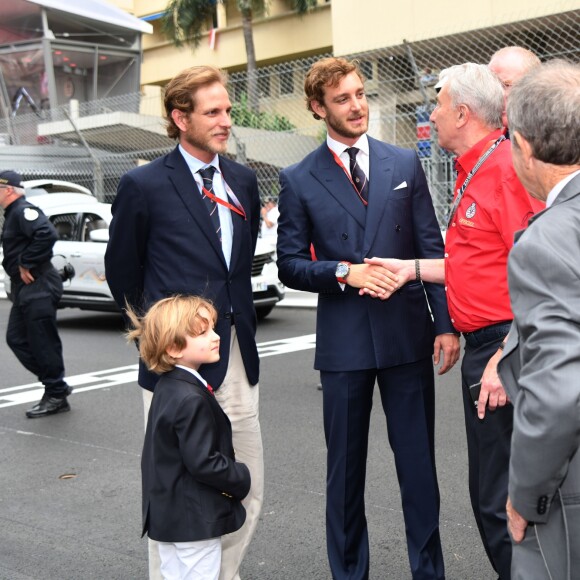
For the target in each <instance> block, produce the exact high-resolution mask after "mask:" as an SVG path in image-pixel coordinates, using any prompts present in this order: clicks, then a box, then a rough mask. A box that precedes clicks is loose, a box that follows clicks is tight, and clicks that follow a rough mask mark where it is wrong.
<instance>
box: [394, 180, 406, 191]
mask: <svg viewBox="0 0 580 580" xmlns="http://www.w3.org/2000/svg"><path fill="white" fill-rule="evenodd" d="M404 187H407V182H406V181H403V183H400V184H399V185H397V187H395V189H393V191H395V190H397V189H403V188H404Z"/></svg>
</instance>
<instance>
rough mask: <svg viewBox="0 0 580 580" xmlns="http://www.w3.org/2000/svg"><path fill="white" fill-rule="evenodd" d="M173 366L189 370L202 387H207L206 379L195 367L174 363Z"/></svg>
mask: <svg viewBox="0 0 580 580" xmlns="http://www.w3.org/2000/svg"><path fill="white" fill-rule="evenodd" d="M175 367H176V368H179V369H183V370H184V371H188V372H190V373H191V374H192V375H193V376H194V377H195V378H196V379H198V380H199V382H200V383H201V384H202V385H203V386H204V387H207V381H206V380H205V379H204V378H203V377H202V376H201V375H200V374H199V373H198V372H197V371H196V370H195V369H192V368H190V367H185V366H183V365H175Z"/></svg>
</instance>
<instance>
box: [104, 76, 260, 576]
mask: <svg viewBox="0 0 580 580" xmlns="http://www.w3.org/2000/svg"><path fill="white" fill-rule="evenodd" d="M164 105H165V111H166V122H167V133H168V135H169V137H171V138H174V139H177V140H178V141H179V144H178V146H177V147H176V148H175V149H174V150H173V151H172V152H171V153H169V154H167V155H165V156H163V157H160V158H158V159H156V160H155V161H153V162H151V163H149V164H148V165H144V166H142V167H138V168H136V169H133V170H132V171H129V172H128V173H127V174H126V175H124V176H123V177H122V179H121V181H120V183H119V187H118V191H117V196H116V198H115V201H114V203H113V221H112V222H111V226H110V240H109V244H108V247H107V253H106V256H105V267H106V276H107V282H108V283H109V286H110V288H111V291H112V293H113V296H114V297H115V300H116V301H117V303H118V304H119V306H121V307H124V306H125V304H126V302H128V303H129V304H130V305H131V306H132V307H133V309H134V310H136V311H137V312H144V311H146V310H147V309H148V308H149V306H150V305H151V304H152V303H154V302H156V301H157V300H159V299H160V298H164V297H166V296H170V295H173V294H197V295H203V296H204V297H205V298H208V299H209V300H211V301H212V302H213V304H214V306H215V307H216V309H217V311H218V315H219V318H218V321H217V325H216V332H217V333H218V334H219V335H220V337H221V345H220V360H219V362H217V363H214V364H210V365H202V366H201V367H200V373H201V375H202V376H203V377H204V379H206V380H207V381H208V382H209V383H210V384H211V385H212V387H213V388H214V389H215V391H216V398H217V400H218V401H219V403H220V405H221V406H222V408H223V409H224V411H225V412H226V414H227V415H228V416H229V418H230V421H231V423H232V430H233V440H234V447H235V449H236V454H237V457H238V459H239V460H240V461H242V462H243V463H245V464H246V465H248V467H249V469H250V473H251V476H252V489H251V491H250V493H249V494H248V496H247V497H246V499H245V500H244V506H245V508H246V513H247V518H246V523H245V524H244V526H243V528H242V529H241V530H239V531H238V532H236V533H235V534H232V535H230V536H226V537H224V539H223V553H222V572H221V575H220V578H223V579H227V580H230V579H236V578H239V566H240V563H241V561H242V558H243V556H244V554H245V552H246V551H247V548H248V545H249V542H250V539H251V537H252V535H253V533H254V530H255V527H256V524H257V522H258V516H259V514H260V509H261V505H262V496H263V451H262V439H261V433H260V424H259V420H258V392H259V390H258V384H257V383H258V374H259V359H258V352H257V348H256V342H255V332H256V317H255V311H254V305H253V299H252V285H251V268H252V260H253V255H254V249H255V247H256V240H257V236H258V227H259V222H260V199H259V193H258V183H257V179H256V175H255V174H254V172H253V171H251V170H250V169H248V168H246V167H244V166H242V165H240V164H238V163H235V162H233V161H231V160H229V159H227V158H226V157H223V156H222V155H220V154H223V153H225V151H226V147H227V140H228V137H229V133H230V129H231V119H230V111H231V103H230V100H229V98H228V93H227V91H226V88H225V78H224V76H223V74H222V73H221V71H219V70H218V69H216V68H213V67H207V66H199V67H191V68H189V69H186V70H184V71H182V72H181V73H179V74H178V75H177V76H176V77H174V78H173V79H172V80H171V81H170V82H169V84H168V85H167V87H166V91H165V102H164ZM206 169H209V172H210V173H209V177H208V173H207V172H206ZM200 170H202V171H204V175H205V177H202V175H201V174H200V173H199V171H200ZM204 180H205V181H204ZM206 197H207V198H208V199H205V198H206ZM210 212H211V213H214V212H217V214H218V215H219V222H218V226H216V225H214V221H213V219H214V218H215V216H212V215H210ZM157 378H158V377H157V376H156V375H153V374H152V373H150V372H149V371H147V369H146V367H145V366H144V365H143V364H142V363H141V364H140V366H139V384H140V385H141V386H142V387H143V388H144V391H143V393H144V401H145V411H146V413H147V411H148V408H149V405H150V401H151V395H152V391H153V389H154V387H155V383H156V381H157ZM152 557H153V558H155V557H156V556H155V553H154V552H153V554H152V555H150V559H151V558H152ZM152 568H155V566H150V575H151V576H152V577H154V576H156V573H155V572H154V570H153V569H152Z"/></svg>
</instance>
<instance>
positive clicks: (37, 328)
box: [6, 268, 68, 397]
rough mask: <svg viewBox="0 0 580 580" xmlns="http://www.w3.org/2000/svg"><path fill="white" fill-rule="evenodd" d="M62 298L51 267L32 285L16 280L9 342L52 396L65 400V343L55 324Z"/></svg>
mask: <svg viewBox="0 0 580 580" xmlns="http://www.w3.org/2000/svg"><path fill="white" fill-rule="evenodd" d="M61 295H62V281H61V279H60V276H59V274H58V272H57V271H56V270H55V269H54V268H51V269H49V270H48V271H46V272H44V273H43V274H41V275H39V276H38V277H37V278H36V280H35V281H34V282H33V283H32V284H24V283H23V282H22V281H18V280H13V283H12V301H13V304H12V309H11V310H10V317H9V319H8V327H7V329H6V342H7V343H8V346H9V347H10V349H11V350H12V352H13V353H14V354H15V355H16V358H17V359H18V360H19V361H20V363H21V364H22V365H23V366H24V367H25V368H26V369H27V370H28V371H30V372H31V373H32V374H34V375H36V376H37V377H38V380H39V381H40V382H41V383H42V384H43V385H44V388H45V394H46V395H48V396H50V397H64V396H65V395H66V392H67V389H68V385H67V384H66V382H65V381H64V362H63V358H62V343H61V341H60V337H59V335H58V328H57V325H56V310H57V305H58V301H59V300H60V297H61Z"/></svg>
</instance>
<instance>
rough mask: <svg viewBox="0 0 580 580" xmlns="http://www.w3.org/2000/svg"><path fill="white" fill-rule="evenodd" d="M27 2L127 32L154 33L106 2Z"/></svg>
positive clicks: (148, 26)
mask: <svg viewBox="0 0 580 580" xmlns="http://www.w3.org/2000/svg"><path fill="white" fill-rule="evenodd" d="M26 1H27V2H30V3H31V4H36V5H38V6H43V7H44V8H48V9H52V10H59V11H60V12H66V13H67V14H72V15H74V16H77V17H78V16H80V17H81V18H88V19H90V20H95V21H96V22H105V23H107V24H111V25H113V26H118V27H120V28H125V29H127V30H137V31H139V32H143V33H146V34H151V33H152V32H153V26H151V24H148V23H147V22H145V21H143V20H141V19H140V18H136V17H135V16H132V15H131V14H128V13H127V12H124V11H123V10H121V9H120V8H117V7H116V6H113V5H112V4H109V3H108V2H105V0H82V2H71V0H26Z"/></svg>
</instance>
